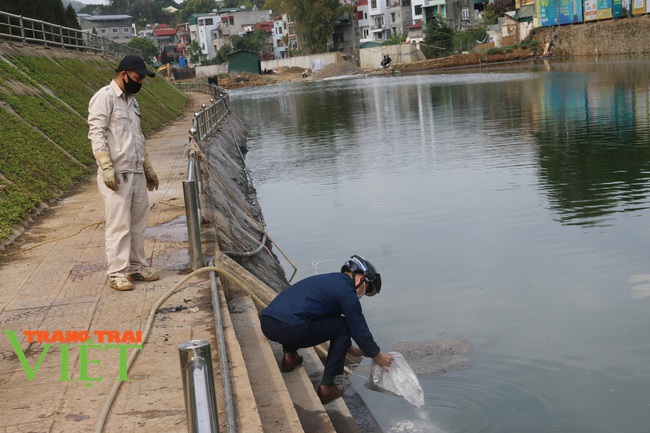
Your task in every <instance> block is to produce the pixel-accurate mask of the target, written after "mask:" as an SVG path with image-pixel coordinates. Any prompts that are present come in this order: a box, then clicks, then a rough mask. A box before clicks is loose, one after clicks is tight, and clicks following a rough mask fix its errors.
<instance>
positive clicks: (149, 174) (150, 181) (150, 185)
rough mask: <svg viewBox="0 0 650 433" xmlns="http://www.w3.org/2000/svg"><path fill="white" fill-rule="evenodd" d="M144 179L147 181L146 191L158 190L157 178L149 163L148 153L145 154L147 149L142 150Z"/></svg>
mask: <svg viewBox="0 0 650 433" xmlns="http://www.w3.org/2000/svg"><path fill="white" fill-rule="evenodd" d="M143 166H144V177H145V179H147V189H148V190H149V191H153V190H154V189H158V176H156V172H155V171H153V167H152V166H151V161H149V152H147V149H145V150H144V165H143Z"/></svg>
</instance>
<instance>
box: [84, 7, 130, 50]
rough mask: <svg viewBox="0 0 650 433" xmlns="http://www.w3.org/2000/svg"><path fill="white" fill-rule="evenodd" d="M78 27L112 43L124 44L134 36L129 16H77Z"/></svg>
mask: <svg viewBox="0 0 650 433" xmlns="http://www.w3.org/2000/svg"><path fill="white" fill-rule="evenodd" d="M77 18H78V19H79V26H80V27H81V30H82V31H84V32H89V33H94V34H97V35H98V36H101V37H104V38H106V39H110V40H112V41H114V42H117V43H121V44H125V43H127V42H129V40H131V38H133V37H134V36H135V32H134V30H133V17H132V16H130V15H89V14H78V15H77Z"/></svg>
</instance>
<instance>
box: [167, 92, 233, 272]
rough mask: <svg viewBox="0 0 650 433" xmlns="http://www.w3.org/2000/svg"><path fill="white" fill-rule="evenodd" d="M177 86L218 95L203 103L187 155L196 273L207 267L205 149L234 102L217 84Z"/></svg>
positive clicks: (189, 224)
mask: <svg viewBox="0 0 650 433" xmlns="http://www.w3.org/2000/svg"><path fill="white" fill-rule="evenodd" d="M177 87H178V88H179V89H180V90H184V91H188V90H189V91H203V92H205V93H209V94H212V95H215V96H218V98H217V99H216V100H215V99H211V100H210V105H208V106H206V105H205V104H203V105H202V106H201V110H200V111H198V112H196V113H194V118H193V119H192V127H191V128H190V137H189V146H188V148H189V151H188V152H187V158H188V162H187V164H188V165H187V180H184V181H183V194H184V196H185V213H186V216H187V231H188V238H189V244H190V262H191V268H192V270H196V269H199V268H200V267H202V266H203V265H204V263H203V251H202V246H201V220H202V219H201V194H202V193H203V179H202V176H201V161H202V149H203V148H204V146H205V141H206V138H207V137H208V136H209V135H211V134H213V133H215V132H216V131H217V130H218V129H219V124H220V122H221V121H222V120H223V119H224V118H225V117H226V116H227V115H228V112H229V111H230V99H229V97H228V94H227V93H226V91H225V90H224V89H223V88H221V87H219V86H215V85H213V84H210V85H201V84H199V83H197V84H191V83H190V84H186V83H183V84H182V85H180V86H179V85H178V84H177Z"/></svg>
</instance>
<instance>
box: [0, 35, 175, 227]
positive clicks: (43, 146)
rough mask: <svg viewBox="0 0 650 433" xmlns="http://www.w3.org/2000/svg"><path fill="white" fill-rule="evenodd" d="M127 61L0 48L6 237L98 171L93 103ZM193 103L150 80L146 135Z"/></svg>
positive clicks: (0, 161) (0, 217)
mask: <svg viewBox="0 0 650 433" xmlns="http://www.w3.org/2000/svg"><path fill="white" fill-rule="evenodd" d="M119 60H120V59H119V58H118V57H112V56H102V55H96V54H90V53H81V52H74V51H66V50H59V49H52V48H45V47H34V46H28V45H25V46H21V45H19V44H9V43H0V239H2V238H5V237H7V236H8V235H9V234H10V231H11V227H14V226H16V225H17V224H19V223H20V222H21V221H22V220H23V219H24V218H25V217H26V216H27V215H28V214H29V213H30V212H32V211H33V210H34V209H35V208H36V207H37V206H38V205H39V203H41V202H43V201H48V200H52V199H55V198H57V197H60V196H61V195H62V194H63V193H65V192H67V191H70V190H71V189H72V188H73V187H74V185H75V184H77V183H78V182H80V181H82V180H85V179H87V178H88V176H89V175H91V174H92V173H94V172H95V170H96V165H95V159H94V157H93V154H92V149H91V146H90V141H89V140H88V137H87V134H88V125H87V123H86V118H87V116H88V102H89V101H90V98H91V97H92V96H93V94H94V93H95V92H96V91H97V90H99V89H100V88H101V87H102V86H104V85H106V84H108V83H109V82H110V80H111V79H112V78H113V77H114V76H115V67H116V65H117V63H118V62H119ZM186 99H187V98H186V97H185V95H183V94H182V93H180V92H178V91H177V90H176V89H175V88H173V87H172V86H171V85H169V83H167V82H166V81H165V80H163V79H162V78H161V77H155V78H147V79H146V80H145V84H144V86H143V88H142V90H141V91H140V93H138V102H139V103H140V107H141V110H142V113H143V116H142V129H143V131H144V133H145V135H148V134H150V133H151V132H153V131H155V130H156V129H158V128H160V127H162V126H164V125H165V124H167V123H169V122H170V121H172V120H174V119H176V118H177V117H179V116H180V115H182V114H183V112H184V109H185V102H186Z"/></svg>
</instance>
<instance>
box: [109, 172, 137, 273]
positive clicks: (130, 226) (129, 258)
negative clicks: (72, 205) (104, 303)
mask: <svg viewBox="0 0 650 433" xmlns="http://www.w3.org/2000/svg"><path fill="white" fill-rule="evenodd" d="M117 176H118V178H119V181H120V183H119V184H118V185H117V186H118V188H117V191H113V190H112V189H110V188H108V187H107V186H106V185H104V178H103V176H102V173H101V170H100V171H99V172H98V173H97V186H98V187H99V192H100V193H101V195H102V197H103V198H104V208H105V215H106V231H105V234H104V238H105V241H106V259H107V260H108V275H110V276H120V277H124V276H126V274H127V273H128V271H129V268H130V269H132V270H137V269H139V268H141V267H143V266H147V259H146V257H145V254H144V229H145V228H146V227H147V221H148V220H149V196H148V194H147V180H146V179H145V177H144V173H126V174H121V173H120V174H118V175H117Z"/></svg>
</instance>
